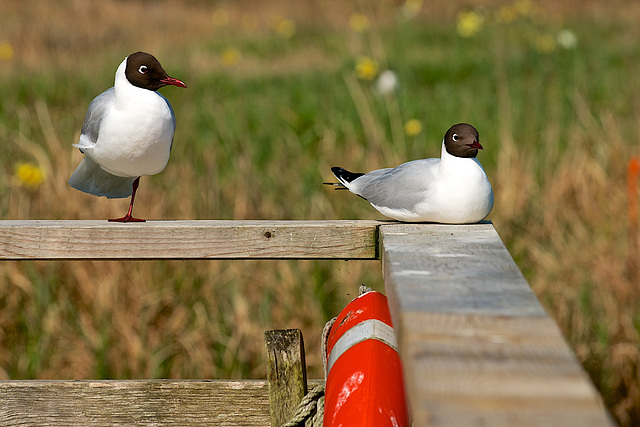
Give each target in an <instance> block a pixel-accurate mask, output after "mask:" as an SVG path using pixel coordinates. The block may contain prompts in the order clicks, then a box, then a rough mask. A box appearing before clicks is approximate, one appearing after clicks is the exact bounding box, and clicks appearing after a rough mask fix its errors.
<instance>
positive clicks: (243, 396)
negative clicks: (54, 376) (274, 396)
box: [0, 380, 320, 427]
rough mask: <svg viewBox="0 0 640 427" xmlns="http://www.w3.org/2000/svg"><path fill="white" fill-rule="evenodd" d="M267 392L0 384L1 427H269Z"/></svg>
mask: <svg viewBox="0 0 640 427" xmlns="http://www.w3.org/2000/svg"><path fill="white" fill-rule="evenodd" d="M319 383H320V381H319V380H312V381H310V384H313V386H314V387H315V386H316V385H317V384H319ZM267 388H268V387H267V382H266V381H265V380H237V381H236V380H179V381H177V380H126V381H115V380H102V381H42V380H39V381H0V425H2V426H9V425H10V426H70V427H71V426H113V425H121V426H157V425H168V426H205V425H211V426H252V427H253V426H265V427H266V426H269V425H270V421H269V397H268V394H267Z"/></svg>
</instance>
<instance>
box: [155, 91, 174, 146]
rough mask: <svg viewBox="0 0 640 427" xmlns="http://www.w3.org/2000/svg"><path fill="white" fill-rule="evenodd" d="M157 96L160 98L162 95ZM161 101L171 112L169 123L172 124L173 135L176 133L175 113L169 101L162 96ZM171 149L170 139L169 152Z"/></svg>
mask: <svg viewBox="0 0 640 427" xmlns="http://www.w3.org/2000/svg"><path fill="white" fill-rule="evenodd" d="M158 95H160V96H162V94H160V93H158ZM162 99H164V102H166V103H167V107H169V111H171V121H172V122H173V132H174V135H175V132H176V113H174V112H173V107H171V104H170V103H169V100H168V99H167V98H165V97H164V96H162ZM172 148H173V137H171V145H170V146H169V151H171V149H172Z"/></svg>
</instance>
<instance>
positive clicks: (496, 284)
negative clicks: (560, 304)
mask: <svg viewBox="0 0 640 427" xmlns="http://www.w3.org/2000/svg"><path fill="white" fill-rule="evenodd" d="M380 243H381V249H380V254H381V259H382V267H383V276H384V282H385V287H386V292H387V297H388V298H389V305H390V310H391V315H392V319H393V323H394V327H395V329H396V333H397V335H398V342H399V346H400V354H401V357H402V361H403V369H404V373H405V380H406V387H407V396H408V398H409V400H410V407H411V410H412V415H413V421H414V423H413V425H414V426H471V425H473V426H476V425H492V426H516V425H517V426H538V425H558V426H564V425H567V426H568V425H580V426H611V425H613V423H612V421H611V419H610V417H609V415H608V414H607V412H606V410H605V409H604V406H603V404H602V401H601V398H600V396H599V395H598V393H597V391H596V390H595V388H594V387H593V385H592V384H591V382H590V380H589V378H588V376H587V375H586V373H585V372H584V370H583V369H582V367H581V365H580V363H579V362H578V361H577V360H576V358H575V356H574V355H573V353H572V351H571V349H570V348H569V346H568V345H567V343H566V341H565V340H564V338H563V337H562V334H561V332H560V330H559V329H558V327H557V325H556V324H555V323H554V321H553V320H552V319H550V318H549V316H547V314H546V313H545V311H544V309H543V308H542V306H541V305H540V303H539V302H538V300H537V298H536V296H535V295H534V293H533V292H532V290H531V288H530V287H529V285H528V283H527V282H526V280H525V279H524V277H523V276H522V274H521V273H520V271H519V270H518V268H517V266H516V264H515V262H514V261H513V259H512V258H511V256H510V255H509V253H508V251H507V249H506V248H505V246H504V244H503V243H502V241H501V240H500V237H499V236H498V234H497V233H496V231H495V229H494V227H493V225H492V224H491V223H484V224H476V225H464V226H462V225H460V226H455V225H454V226H452V225H435V224H389V225H382V226H380Z"/></svg>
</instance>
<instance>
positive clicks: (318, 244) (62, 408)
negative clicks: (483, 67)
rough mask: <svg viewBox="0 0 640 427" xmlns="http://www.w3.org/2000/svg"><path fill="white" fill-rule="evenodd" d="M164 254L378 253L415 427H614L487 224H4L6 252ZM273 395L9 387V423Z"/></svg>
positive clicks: (247, 386) (4, 405)
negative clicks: (574, 426) (538, 426)
mask: <svg viewBox="0 0 640 427" xmlns="http://www.w3.org/2000/svg"><path fill="white" fill-rule="evenodd" d="M167 258H174V259H187V258H191V259H247V258H263V259H311V258H318V259H380V260H381V264H382V272H383V278H384V283H385V288H386V293H387V296H388V298H389V304H390V309H391V314H392V318H393V322H394V326H395V328H396V333H397V335H398V342H399V346H400V354H401V358H402V361H403V365H404V372H405V379H406V387H407V395H408V397H409V399H410V410H411V414H412V417H413V425H414V426H466V425H469V426H477V425H492V426H493V425H495V426H537V425H544V426H547V425H549V426H551V425H557V426H573V425H579V426H611V425H613V423H612V421H611V419H610V417H609V415H608V414H607V412H606V410H605V409H604V407H603V404H602V401H601V398H600V396H599V395H598V393H597V391H596V390H595V389H594V387H593V385H592V384H591V382H590V380H589V378H588V377H587V375H586V373H585V372H584V370H583V369H582V367H581V366H580V364H579V362H578V361H577V359H576V358H575V356H574V354H573V353H572V351H571V349H570V348H569V346H568V345H567V343H566V341H565V340H564V338H563V337H562V334H561V333H560V330H559V329H558V327H557V325H556V324H555V323H554V322H553V320H552V319H551V318H550V317H549V316H548V315H547V314H546V313H545V311H544V309H543V308H542V306H541V305H540V303H539V302H538V300H537V298H536V297H535V295H534V294H533V292H532V291H531V289H530V287H529V285H528V284H527V282H526V280H525V279H524V277H523V276H522V274H521V273H520V271H519V270H518V268H517V266H516V264H515V263H514V261H513V259H512V258H511V256H510V255H509V253H508V251H507V250H506V248H505V246H504V245H503V243H502V241H501V240H500V237H499V236H498V234H497V233H496V231H495V229H494V227H493V225H492V224H491V223H489V222H487V223H483V224H476V225H465V226H451V225H436V224H401V223H396V222H387V221H149V222H147V223H143V224H110V223H107V222H106V221H0V259H5V260H9V259H11V260H15V259H22V260H24V259H69V260H71V259H167ZM336 314H337V313H336ZM229 399H231V400H232V402H233V403H232V409H228V410H227V411H224V412H221V411H217V409H216V408H220V407H221V406H222V404H223V402H225V401H228V400H229ZM245 401H246V402H247V406H246V407H245V406H244V404H243V403H242V402H245ZM267 402H268V397H267V386H266V382H265V381H167V380H143V381H0V425H11V424H42V421H46V420H47V418H46V417H45V414H48V416H49V417H53V418H49V421H50V422H51V423H53V424H59V423H63V424H65V425H73V424H75V425H113V424H123V425H147V424H154V423H162V424H169V425H171V424H180V425H188V424H190V423H191V424H197V425H201V424H206V423H210V424H212V425H268V423H269V421H268V420H269V410H268V403H267ZM86 405H91V406H92V407H93V408H94V409H93V410H90V409H87V408H86ZM245 408H246V409H245ZM216 411H217V412H216ZM55 414H59V416H60V417H63V416H64V418H55V416H56V415H55ZM261 417H262V418H261Z"/></svg>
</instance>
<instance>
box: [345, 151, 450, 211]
mask: <svg viewBox="0 0 640 427" xmlns="http://www.w3.org/2000/svg"><path fill="white" fill-rule="evenodd" d="M439 162H440V159H437V158H432V159H423V160H414V161H411V162H407V163H404V164H402V165H400V166H398V167H396V168H393V169H380V170H376V171H373V172H369V173H368V174H366V175H363V176H361V177H360V178H357V179H356V180H354V181H353V182H352V188H351V190H352V191H353V192H354V193H356V194H358V195H360V196H362V197H364V198H365V199H367V201H368V202H369V203H371V204H373V205H376V206H384V207H389V208H392V209H411V208H413V207H414V206H415V205H416V204H417V203H419V202H422V201H423V200H424V198H425V193H426V192H428V191H429V188H430V186H431V183H432V182H433V179H434V177H435V174H436V170H437V167H438V164H439ZM353 187H355V188H353Z"/></svg>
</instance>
